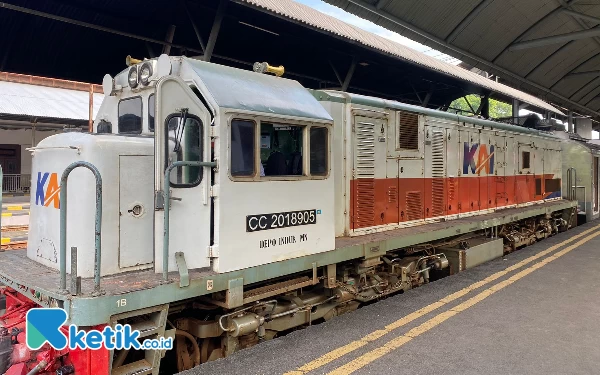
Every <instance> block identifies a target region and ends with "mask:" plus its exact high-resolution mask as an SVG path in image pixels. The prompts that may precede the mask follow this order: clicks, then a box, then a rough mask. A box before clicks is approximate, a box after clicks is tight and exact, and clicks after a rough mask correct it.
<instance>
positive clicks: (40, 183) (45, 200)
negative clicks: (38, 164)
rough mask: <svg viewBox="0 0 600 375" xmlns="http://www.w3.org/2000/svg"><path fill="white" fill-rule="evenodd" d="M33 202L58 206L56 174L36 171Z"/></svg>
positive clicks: (58, 191)
mask: <svg viewBox="0 0 600 375" xmlns="http://www.w3.org/2000/svg"><path fill="white" fill-rule="evenodd" d="M35 204H36V205H37V206H46V207H50V206H52V207H54V208H60V185H59V184H58V174H56V173H48V172H46V173H42V172H38V175H37V185H36V189H35Z"/></svg>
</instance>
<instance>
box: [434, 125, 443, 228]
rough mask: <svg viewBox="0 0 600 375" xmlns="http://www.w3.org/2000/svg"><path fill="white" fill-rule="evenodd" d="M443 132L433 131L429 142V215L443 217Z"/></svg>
mask: <svg viewBox="0 0 600 375" xmlns="http://www.w3.org/2000/svg"><path fill="white" fill-rule="evenodd" d="M445 156H446V150H445V147H444V131H443V130H434V131H433V132H432V140H431V177H432V178H433V180H432V183H431V206H432V207H431V211H432V212H431V214H432V216H434V217H436V216H443V215H444V178H445V177H446V158H445Z"/></svg>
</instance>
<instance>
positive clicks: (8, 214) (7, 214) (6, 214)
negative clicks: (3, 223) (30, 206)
mask: <svg viewBox="0 0 600 375" xmlns="http://www.w3.org/2000/svg"><path fill="white" fill-rule="evenodd" d="M9 216H12V212H3V213H2V217H9Z"/></svg>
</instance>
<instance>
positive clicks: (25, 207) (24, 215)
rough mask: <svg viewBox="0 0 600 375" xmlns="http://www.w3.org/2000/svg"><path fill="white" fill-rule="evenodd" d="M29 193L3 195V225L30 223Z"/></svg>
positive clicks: (0, 213)
mask: <svg viewBox="0 0 600 375" xmlns="http://www.w3.org/2000/svg"><path fill="white" fill-rule="evenodd" d="M29 207H30V203H29V195H12V194H4V195H3V196H2V211H1V212H0V215H2V226H3V227H4V226H13V225H27V224H29Z"/></svg>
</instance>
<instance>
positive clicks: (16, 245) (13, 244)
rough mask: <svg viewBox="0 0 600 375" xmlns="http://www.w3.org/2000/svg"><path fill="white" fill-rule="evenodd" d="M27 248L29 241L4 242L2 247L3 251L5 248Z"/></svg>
mask: <svg viewBox="0 0 600 375" xmlns="http://www.w3.org/2000/svg"><path fill="white" fill-rule="evenodd" d="M25 248H27V241H15V242H9V243H7V244H4V245H2V246H1V247H0V249H1V250H2V251H5V250H21V249H25Z"/></svg>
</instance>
